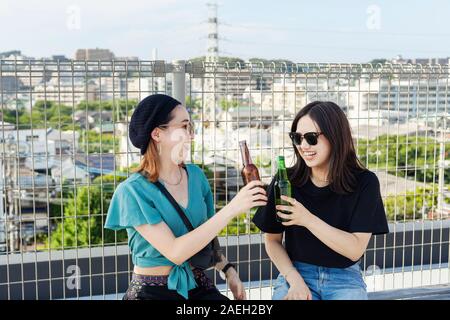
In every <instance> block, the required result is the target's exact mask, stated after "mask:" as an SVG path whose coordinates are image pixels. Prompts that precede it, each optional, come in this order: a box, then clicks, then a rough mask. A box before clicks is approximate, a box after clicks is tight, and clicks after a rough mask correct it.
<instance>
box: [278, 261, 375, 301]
mask: <svg viewBox="0 0 450 320" xmlns="http://www.w3.org/2000/svg"><path fill="white" fill-rule="evenodd" d="M293 264H294V267H295V268H296V269H297V271H298V272H299V273H300V275H301V276H302V277H303V280H305V283H306V285H307V286H308V288H309V290H310V291H311V294H312V299H313V300H367V291H366V288H367V287H366V284H365V283H364V280H363V278H362V271H361V269H360V267H359V262H358V263H355V264H354V265H352V266H350V267H348V268H327V267H320V266H316V265H313V264H308V263H304V262H298V261H294V262H293ZM289 287H290V286H289V283H288V282H287V281H286V279H285V278H284V277H283V276H282V275H281V274H280V275H278V278H277V280H276V282H275V286H274V291H273V295H272V299H273V300H282V299H283V298H284V297H285V296H286V294H287V293H288V290H289Z"/></svg>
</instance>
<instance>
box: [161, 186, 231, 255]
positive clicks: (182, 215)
mask: <svg viewBox="0 0 450 320" xmlns="http://www.w3.org/2000/svg"><path fill="white" fill-rule="evenodd" d="M154 184H155V185H156V186H157V187H158V189H159V190H160V191H161V192H162V193H163V194H164V195H165V196H166V198H167V200H169V202H170V203H171V204H172V206H173V207H174V208H175V209H176V210H177V212H178V214H179V216H180V218H181V220H183V222H184V224H185V226H186V228H187V229H188V231H192V230H194V227H193V226H192V223H191V222H190V221H189V219H188V217H187V216H186V214H185V213H184V211H183V210H182V209H181V208H180V205H179V204H178V202H177V201H176V200H175V199H174V198H173V197H172V195H171V194H170V192H169V191H167V189H166V187H164V186H163V185H162V184H161V182H159V181H156V182H154ZM210 243H211V245H212V249H213V257H214V261H215V262H218V261H220V260H221V255H222V250H221V247H220V243H219V239H218V238H217V237H214V239H213V240H212V241H211V242H210Z"/></svg>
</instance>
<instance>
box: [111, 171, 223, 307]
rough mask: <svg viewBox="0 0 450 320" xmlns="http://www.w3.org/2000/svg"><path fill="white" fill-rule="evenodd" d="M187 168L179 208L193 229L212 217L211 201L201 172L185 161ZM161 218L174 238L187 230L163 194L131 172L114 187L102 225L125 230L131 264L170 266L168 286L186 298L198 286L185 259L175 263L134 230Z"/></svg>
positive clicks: (211, 198)
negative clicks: (185, 197) (184, 204)
mask: <svg viewBox="0 0 450 320" xmlns="http://www.w3.org/2000/svg"><path fill="white" fill-rule="evenodd" d="M186 170H187V173H188V204H187V207H186V208H184V207H182V206H181V205H180V207H181V208H182V209H183V210H184V212H185V214H186V216H187V217H188V218H189V220H190V221H191V223H192V225H193V226H194V228H196V227H198V226H200V225H201V224H202V223H204V222H205V221H206V220H208V219H209V218H210V217H212V216H213V214H214V212H215V210H214V200H213V196H212V193H211V188H210V186H209V183H208V180H207V178H206V176H205V174H204V173H203V171H202V170H201V169H200V168H199V167H198V166H196V165H194V164H187V165H186ZM161 221H164V222H165V223H166V224H167V225H168V226H169V228H170V229H171V230H172V232H173V234H174V235H175V237H180V236H182V235H183V234H186V233H187V232H188V230H187V228H186V226H185V225H184V223H183V220H181V218H180V216H179V214H178V213H177V211H176V210H175V208H174V207H173V206H172V204H171V203H170V202H169V201H168V200H167V198H166V197H165V196H164V194H162V193H161V191H159V189H158V188H157V187H156V186H155V185H154V184H153V183H151V182H150V181H148V180H147V178H146V177H144V176H143V175H142V174H140V173H134V174H132V175H131V176H130V177H128V178H127V179H126V180H125V181H123V182H122V183H120V184H119V185H118V186H117V188H116V191H115V192H114V195H113V197H112V199H111V203H110V205H109V209H108V215H107V217H106V222H105V228H108V229H112V230H120V229H126V230H127V234H128V246H129V247H130V250H131V256H132V260H133V264H134V265H136V266H139V267H155V266H167V265H170V266H173V268H172V270H171V271H170V273H169V278H168V288H169V289H172V290H176V291H177V292H178V293H179V294H180V295H182V296H183V297H185V298H186V299H187V298H188V291H189V290H191V289H193V288H195V287H196V286H197V283H196V282H195V278H194V274H193V272H192V270H191V268H190V265H189V262H188V261H185V262H184V263H183V264H181V265H176V264H174V263H173V262H171V261H170V260H168V259H167V258H166V257H164V256H163V255H162V254H161V253H160V252H159V251H158V250H156V249H155V248H154V247H153V246H152V245H151V244H150V243H149V242H148V241H147V240H145V239H144V238H143V237H142V236H141V235H140V234H139V232H137V231H136V229H135V227H136V226H139V225H142V224H157V223H159V222H161Z"/></svg>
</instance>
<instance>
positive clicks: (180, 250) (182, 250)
mask: <svg viewBox="0 0 450 320" xmlns="http://www.w3.org/2000/svg"><path fill="white" fill-rule="evenodd" d="M232 210H233V209H232V208H230V207H229V206H226V207H224V208H223V209H221V210H220V211H218V212H217V213H216V214H215V215H213V216H212V217H211V218H210V219H208V220H207V221H206V222H205V223H203V224H202V225H200V226H199V227H197V228H195V229H194V230H193V231H191V232H188V233H186V234H184V235H182V236H180V237H178V238H175V240H174V242H173V250H172V252H173V256H174V258H173V260H174V261H175V262H176V263H177V264H181V263H183V262H184V261H186V260H188V259H190V258H191V257H192V256H193V255H195V254H196V253H197V252H199V251H200V250H201V249H203V248H204V247H205V246H206V245H207V244H208V243H210V242H211V240H212V239H214V237H215V236H217V234H219V232H220V231H222V229H223V228H225V227H226V226H227V224H228V223H229V221H230V220H231V218H232V217H233V212H232Z"/></svg>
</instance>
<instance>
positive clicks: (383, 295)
mask: <svg viewBox="0 0 450 320" xmlns="http://www.w3.org/2000/svg"><path fill="white" fill-rule="evenodd" d="M369 300H450V284H445V285H436V286H426V287H422V288H410V289H397V290H387V291H378V292H371V293H369Z"/></svg>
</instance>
